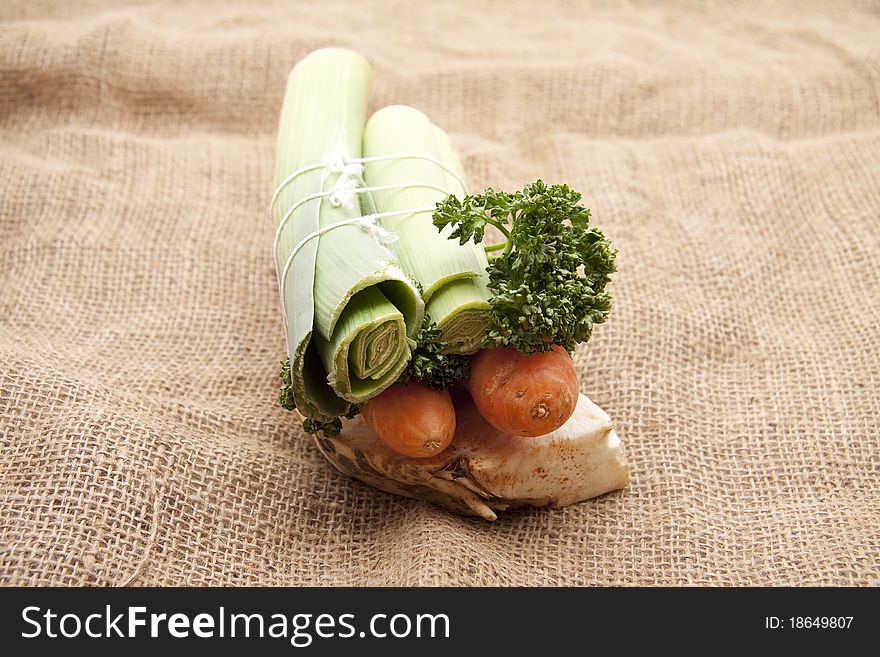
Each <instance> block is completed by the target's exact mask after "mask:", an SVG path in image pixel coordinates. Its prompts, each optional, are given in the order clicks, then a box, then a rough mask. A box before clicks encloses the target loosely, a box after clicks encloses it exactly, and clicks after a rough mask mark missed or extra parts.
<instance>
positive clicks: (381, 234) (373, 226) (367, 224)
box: [357, 214, 398, 246]
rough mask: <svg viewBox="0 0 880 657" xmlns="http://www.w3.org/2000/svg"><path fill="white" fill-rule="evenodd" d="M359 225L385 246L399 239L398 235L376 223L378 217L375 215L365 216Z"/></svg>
mask: <svg viewBox="0 0 880 657" xmlns="http://www.w3.org/2000/svg"><path fill="white" fill-rule="evenodd" d="M357 224H358V226H360V227H361V230H362V231H364V232H365V233H366V234H367V235H369V236H370V237H372V238H373V239H374V240H376V241H377V242H379V244H382V245H383V246H384V245H385V244H390V243H391V242H394V241H396V240H397V238H398V235H397V233H394V232H391V231H390V230H386V229H385V228H382V226H380V225H379V224H378V223H377V222H376V215H374V214H367V215H364V216H363V217H361V218H360V219H359V220H358V222H357Z"/></svg>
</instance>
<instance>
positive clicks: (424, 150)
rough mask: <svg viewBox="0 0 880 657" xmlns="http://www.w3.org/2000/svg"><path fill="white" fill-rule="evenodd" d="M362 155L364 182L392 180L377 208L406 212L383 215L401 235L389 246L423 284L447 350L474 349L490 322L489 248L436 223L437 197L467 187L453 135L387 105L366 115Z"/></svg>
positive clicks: (376, 198) (379, 194)
mask: <svg viewBox="0 0 880 657" xmlns="http://www.w3.org/2000/svg"><path fill="white" fill-rule="evenodd" d="M413 155H416V156H421V157H413ZM364 157H365V158H366V159H367V161H366V162H365V163H364V180H365V182H366V184H367V186H368V187H371V188H372V187H390V189H379V190H376V191H373V192H372V193H371V198H372V202H373V204H374V206H375V209H376V211H377V212H378V213H380V216H381V214H384V213H401V214H399V215H396V216H386V217H383V218H382V219H380V223H381V224H382V226H383V227H385V228H386V229H388V230H389V231H392V232H394V233H395V234H396V235H397V236H398V239H397V241H395V242H393V243H392V244H390V245H389V248H390V249H391V250H392V251H393V252H394V254H395V255H396V256H397V259H398V261H399V262H400V266H401V267H402V268H403V270H404V271H405V272H406V273H407V274H409V275H410V276H412V278H413V279H414V280H416V281H417V282H418V283H419V284H420V285H421V287H422V295H423V297H424V300H425V303H426V304H427V312H428V315H429V316H430V318H431V319H432V320H433V321H434V322H436V324H437V326H438V328H439V329H440V340H442V341H443V342H446V343H447V345H448V346H447V351H448V352H450V353H458V354H471V353H474V352H475V351H477V350H478V349H479V348H480V346H481V345H482V344H483V340H484V338H485V336H486V330H487V328H488V324H489V302H488V299H489V297H490V294H491V293H490V292H489V289H488V287H487V282H488V279H487V277H486V266H487V265H488V261H487V259H486V254H485V251H484V250H483V249H482V248H481V247H479V246H477V245H475V244H473V243H472V242H468V243H467V244H465V245H461V244H459V243H458V241H457V240H450V239H448V238H449V234H450V233H451V230H449V229H444V230H442V231H440V232H438V231H437V228H435V227H434V225H433V224H432V223H431V211H432V210H433V208H434V206H435V205H436V203H438V202H439V201H442V200H443V199H444V198H446V197H447V196H448V195H450V194H455V195H458V196H463V195H464V194H465V193H466V190H465V188H464V184H463V182H462V181H463V178H464V170H463V168H462V166H461V162H460V161H459V160H458V157H457V156H456V155H455V152H454V151H453V149H452V146H451V144H450V142H449V138H448V137H447V135H446V133H445V132H443V130H441V129H440V128H438V127H437V126H435V125H433V124H432V123H431V121H430V120H429V119H428V117H427V116H425V115H424V114H422V113H421V112H419V111H418V110H416V109H413V108H412V107H405V106H400V105H396V106H391V107H385V108H383V109H381V110H379V111H377V112H376V113H375V114H373V116H372V117H371V118H370V120H369V121H368V122H367V127H366V130H365V133H364ZM371 158H376V159H375V160H373V161H370V160H371ZM408 211H411V212H408Z"/></svg>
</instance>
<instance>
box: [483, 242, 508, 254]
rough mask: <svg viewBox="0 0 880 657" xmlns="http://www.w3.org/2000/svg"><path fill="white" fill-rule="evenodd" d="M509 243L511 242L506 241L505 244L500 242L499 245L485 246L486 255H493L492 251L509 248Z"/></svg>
mask: <svg viewBox="0 0 880 657" xmlns="http://www.w3.org/2000/svg"><path fill="white" fill-rule="evenodd" d="M509 241H510V240H504V241H503V242H498V243H497V244H484V245H483V250H484V251H485V252H486V253H491V252H492V251H500V250H501V249H504V248H506V247H507V243H508V242H509Z"/></svg>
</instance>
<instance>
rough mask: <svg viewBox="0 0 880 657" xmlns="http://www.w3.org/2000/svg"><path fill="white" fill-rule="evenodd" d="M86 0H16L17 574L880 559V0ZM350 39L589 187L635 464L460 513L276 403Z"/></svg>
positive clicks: (478, 162)
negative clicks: (306, 210) (293, 213)
mask: <svg viewBox="0 0 880 657" xmlns="http://www.w3.org/2000/svg"><path fill="white" fill-rule="evenodd" d="M73 4H74V5H75V6H70V5H69V3H59V5H58V6H50V5H44V4H41V3H36V4H35V3H33V2H22V3H21V4H20V5H19V6H14V5H15V3H13V6H10V4H9V3H7V2H4V3H3V8H2V9H0V12H2V15H3V18H4V21H3V23H2V25H0V447H2V467H0V582H2V583H4V584H95V585H111V584H125V583H133V584H172V585H177V584H193V585H207V584H244V585H250V584H356V585H361V584H395V585H397V584H399V585H412V584H501V585H509V584H527V585H551V584H576V585H581V584H649V585H655V584H720V585H728V584H771V585H782V584H795V585H800V584H846V585H849V584H857V585H864V584H878V583H880V530H878V528H880V497H878V460H880V459H878V456H880V449H878V438H880V338H878V325H880V285H878V278H880V274H878V270H880V244H878V240H880V183H878V177H880V116H878V115H880V100H878V98H880V93H878V91H880V83H878V81H880V40H878V38H877V37H878V35H880V15H878V6H877V4H876V3H875V4H873V5H872V4H864V5H861V6H858V5H857V6H854V7H848V6H843V5H837V4H833V3H827V2H819V3H816V4H814V5H810V4H806V3H800V2H799V3H796V4H794V5H792V6H788V5H782V4H779V3H772V7H771V8H770V9H765V8H764V5H765V3H762V2H755V3H748V4H739V5H735V6H721V7H714V8H710V7H706V6H701V7H700V8H697V9H694V8H690V9H681V8H675V7H668V6H664V5H665V3H658V4H657V5H654V4H646V5H644V6H643V5H642V4H641V3H630V4H627V5H626V6H625V7H624V8H615V7H614V5H615V4H617V3H610V4H609V5H608V6H606V5H602V4H597V5H595V6H593V5H582V4H577V3H548V2H542V3H540V4H512V3H509V2H498V3H474V2H466V3H465V2H462V3H455V4H443V5H439V6H430V7H429V6H428V5H427V4H424V5H422V4H419V5H418V6H417V7H414V6H413V3H409V2H398V3H390V2H385V3H376V4H373V5H369V4H367V3H363V2H359V3H348V2H335V3H320V4H321V6H320V7H318V6H316V5H313V4H312V3H298V4H288V3H278V4H260V5H257V6H253V5H251V4H250V3H248V4H247V5H245V4H244V3H242V4H241V5H240V6H238V5H235V4H228V3H224V4H223V5H222V7H221V6H220V5H210V6H208V5H205V6H202V5H196V4H188V3H168V4H163V5H153V6H144V5H138V6H132V7H124V6H120V5H118V3H111V4H108V5H106V6H104V5H100V4H83V3H73ZM328 44H332V45H342V46H347V47H350V48H353V49H356V50H358V51H360V52H362V53H363V54H364V55H365V56H366V57H367V58H368V59H369V60H370V61H371V62H372V64H373V66H374V85H373V91H372V101H371V106H372V107H373V108H378V107H380V106H382V105H385V104H389V103H407V104H411V105H415V106H416V107H419V108H421V109H422V110H424V111H426V112H427V113H428V114H429V115H430V116H431V117H432V118H433V119H434V120H435V121H436V122H437V123H438V124H440V125H441V126H443V127H445V128H446V129H447V130H448V131H449V132H450V133H451V136H452V139H453V141H454V144H455V146H456V147H457V149H458V150H459V152H460V153H461V154H462V156H463V160H464V163H465V167H466V169H467V172H468V175H469V177H470V179H471V181H472V186H473V187H474V188H482V187H483V186H486V185H493V186H496V187H501V188H515V187H518V186H521V185H522V184H523V183H524V182H527V181H529V180H533V179H535V178H537V177H542V178H544V179H545V180H548V181H559V182H563V181H564V182H568V183H570V184H571V185H573V186H574V187H575V188H577V189H580V190H582V191H583V192H584V193H585V196H586V199H587V202H588V205H589V206H590V207H591V208H592V209H593V212H594V217H595V220H596V223H597V224H598V225H601V226H603V227H604V228H605V229H606V230H607V233H608V234H609V235H610V236H612V237H613V238H614V240H615V242H616V244H617V246H618V247H619V249H620V257H619V265H620V272H619V274H618V275H617V276H616V278H615V280H614V282H613V283H612V285H611V287H610V290H611V292H612V293H613V295H614V299H615V304H616V308H615V310H614V312H613V313H612V317H611V319H610V321H609V323H608V324H607V325H606V326H603V327H601V328H600V329H599V330H597V331H596V334H595V336H594V338H593V341H592V342H590V343H589V344H588V345H587V346H586V347H583V348H582V349H581V350H580V351H579V352H578V353H577V363H578V365H579V368H580V372H581V375H582V389H583V390H584V392H586V393H588V394H589V395H590V396H591V397H592V398H593V399H594V400H595V401H596V402H597V403H599V404H600V405H601V406H602V407H604V408H605V409H607V411H608V412H609V413H610V414H611V415H612V417H613V418H615V420H616V423H617V427H618V429H619V432H620V434H621V436H622V437H623V440H624V441H625V445H626V449H627V452H628V456H629V459H630V465H631V469H632V480H631V482H630V485H629V487H628V488H627V489H626V490H624V491H622V492H620V493H615V494H611V495H608V496H605V497H603V498H600V499H596V500H592V501H589V502H586V503H584V504H580V505H577V506H573V507H569V508H565V509H561V510H551V511H520V512H514V513H510V514H507V515H503V516H502V517H501V518H500V519H499V521H498V522H496V523H494V524H490V523H486V522H483V521H480V520H475V519H465V518H460V517H457V516H454V515H451V514H449V513H447V512H445V511H443V510H441V509H438V508H434V507H431V506H428V505H426V504H423V503H421V502H416V501H411V500H406V499H401V498H397V497H392V496H390V495H387V494H384V493H379V492H377V491H374V490H372V489H370V488H368V487H366V486H364V485H362V484H360V483H357V482H354V481H351V480H348V479H346V478H344V477H343V476H341V475H340V474H338V473H337V472H335V471H334V470H332V469H331V468H330V466H329V465H328V464H327V463H326V462H325V461H324V460H323V458H322V457H321V456H320V455H319V454H318V452H317V451H316V449H315V448H314V447H313V446H312V445H311V444H310V442H309V441H307V440H306V439H305V437H304V436H303V434H302V433H301V432H300V430H299V429H298V428H297V423H296V422H295V421H294V419H293V417H292V416H291V415H290V414H287V413H286V412H284V411H282V410H281V409H279V408H278V407H277V406H276V405H275V392H276V383H277V381H276V367H277V365H278V361H279V359H280V358H281V357H282V356H283V354H284V348H285V346H284V330H283V328H282V323H281V318H280V313H279V303H278V298H277V289H276V285H275V274H274V270H273V263H272V258H271V254H270V251H271V249H270V245H271V243H272V229H271V222H270V219H269V217H268V215H267V212H266V205H267V201H268V199H269V195H270V192H271V189H270V187H271V171H272V167H273V159H274V141H275V128H276V120H277V116H278V112H279V108H280V102H281V97H282V93H283V91H284V84H285V78H286V75H287V72H288V70H289V69H290V67H291V66H292V65H293V63H294V62H296V61H297V59H298V58H300V57H302V56H303V55H305V54H306V53H307V52H309V51H310V50H312V49H314V48H317V47H320V46H323V45H328Z"/></svg>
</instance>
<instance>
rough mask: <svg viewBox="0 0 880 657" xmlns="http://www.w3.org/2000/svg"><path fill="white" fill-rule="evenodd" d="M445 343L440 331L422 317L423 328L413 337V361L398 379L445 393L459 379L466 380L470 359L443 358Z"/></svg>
mask: <svg viewBox="0 0 880 657" xmlns="http://www.w3.org/2000/svg"><path fill="white" fill-rule="evenodd" d="M445 348H446V343H445V342H441V341H440V329H439V328H437V325H436V324H435V323H434V322H432V321H431V320H430V318H429V317H428V316H427V315H425V321H424V322H423V323H422V328H421V330H420V331H419V334H418V335H417V336H416V347H415V349H413V352H412V358H411V359H410V361H409V363H408V364H407V366H406V369H405V370H403V373H402V374H401V375H400V377H399V378H398V379H397V380H398V382H399V383H409V381H410V380H412V379H415V380H416V381H421V382H422V383H424V384H425V385H427V386H429V387H431V388H434V389H435V390H444V389H446V388H448V387H449V386H451V385H452V384H453V383H455V381H457V380H458V379H466V378H468V376H469V371H470V358H469V357H468V356H459V355H455V354H445V353H443V350H444V349H445Z"/></svg>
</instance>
